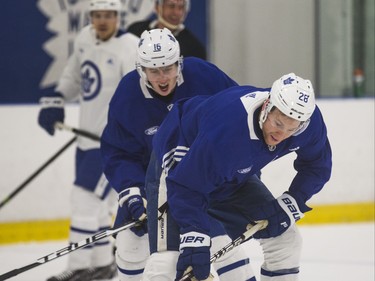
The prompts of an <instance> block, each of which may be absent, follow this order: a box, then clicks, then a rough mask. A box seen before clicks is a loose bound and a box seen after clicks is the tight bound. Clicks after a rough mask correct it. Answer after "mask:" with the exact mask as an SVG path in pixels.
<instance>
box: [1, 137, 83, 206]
mask: <svg viewBox="0 0 375 281" xmlns="http://www.w3.org/2000/svg"><path fill="white" fill-rule="evenodd" d="M76 139H77V137H73V138H72V139H71V140H70V141H68V142H67V143H66V144H65V145H64V146H63V147H62V148H60V149H59V150H58V151H57V152H56V153H55V154H54V155H52V157H50V158H49V159H48V160H47V161H46V162H45V163H44V164H43V165H42V166H40V168H38V170H36V171H35V172H34V173H33V174H32V175H30V176H29V177H28V178H27V179H26V180H25V181H24V182H23V183H22V184H21V185H20V186H18V187H17V188H16V189H15V190H14V191H13V192H12V193H10V194H9V195H8V196H7V197H6V198H5V199H3V201H1V202H0V209H1V208H2V207H3V206H4V205H5V204H7V203H8V202H9V201H10V200H11V199H12V198H13V197H14V196H16V195H17V194H18V193H19V192H20V191H21V190H22V189H24V188H25V186H26V185H28V184H29V182H31V181H32V180H33V179H34V178H35V177H36V176H37V175H39V174H40V173H41V172H42V171H43V170H44V169H45V168H46V167H47V166H48V165H49V164H51V163H52V162H53V161H54V160H55V159H56V158H57V157H59V156H60V155H61V154H62V153H63V152H64V151H65V150H66V149H67V148H68V147H69V146H71V145H72V144H73V143H74V142H75V140H76Z"/></svg>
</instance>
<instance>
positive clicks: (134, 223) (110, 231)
mask: <svg viewBox="0 0 375 281" xmlns="http://www.w3.org/2000/svg"><path fill="white" fill-rule="evenodd" d="M144 222H145V221H142V222H141V221H132V222H129V223H127V224H124V225H123V226H120V227H118V228H115V229H113V228H110V229H107V230H103V231H100V232H98V233H96V234H95V235H93V236H91V237H87V238H86V239H85V240H82V241H80V242H77V243H72V244H70V245H69V246H67V247H64V248H62V249H60V250H57V251H56V252H53V253H51V254H49V255H46V256H44V257H41V258H39V259H37V260H36V261H35V262H33V263H30V264H28V265H25V266H23V267H20V268H16V269H13V270H11V271H8V272H6V273H4V274H2V275H0V281H3V280H6V279H9V278H11V277H14V276H16V275H18V274H20V273H22V272H25V271H28V270H30V269H32V268H34V267H37V266H39V265H42V264H45V263H47V262H49V261H52V260H54V259H57V258H60V257H62V256H64V255H66V254H70V253H71V252H73V251H76V250H78V249H81V248H84V247H86V246H88V245H90V244H92V243H94V242H96V241H99V240H101V239H103V238H106V237H109V236H112V235H114V234H116V233H118V232H120V231H123V230H125V229H128V228H131V227H133V226H138V225H140V224H142V223H144Z"/></svg>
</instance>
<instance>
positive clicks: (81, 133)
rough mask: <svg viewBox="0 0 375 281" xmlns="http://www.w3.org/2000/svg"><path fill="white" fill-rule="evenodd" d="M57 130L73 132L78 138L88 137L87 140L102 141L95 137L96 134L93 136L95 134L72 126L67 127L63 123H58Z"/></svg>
mask: <svg viewBox="0 0 375 281" xmlns="http://www.w3.org/2000/svg"><path fill="white" fill-rule="evenodd" d="M55 128H56V129H60V130H67V131H71V132H73V133H75V134H76V135H77V136H82V137H86V138H89V139H92V140H94V141H100V137H99V136H97V135H95V134H93V133H90V132H88V131H85V130H81V129H77V128H73V127H70V126H68V125H65V124H63V123H61V122H56V123H55Z"/></svg>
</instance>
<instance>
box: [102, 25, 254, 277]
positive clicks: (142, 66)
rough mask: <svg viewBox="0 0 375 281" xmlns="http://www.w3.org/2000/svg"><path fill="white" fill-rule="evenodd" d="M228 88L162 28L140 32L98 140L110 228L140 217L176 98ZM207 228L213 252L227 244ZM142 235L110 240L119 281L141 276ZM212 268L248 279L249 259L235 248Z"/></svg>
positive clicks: (140, 231) (165, 263) (159, 246)
mask: <svg viewBox="0 0 375 281" xmlns="http://www.w3.org/2000/svg"><path fill="white" fill-rule="evenodd" d="M232 86H237V83H236V82H235V81H233V80H232V79H231V78H230V77H228V76H227V75H226V74H225V73H224V72H223V71H221V70H220V69H218V68H217V67H216V66H215V65H213V64H211V63H209V62H206V61H204V60H202V59H199V58H193V57H188V58H184V59H183V58H182V57H181V56H180V45H179V43H178V41H177V40H176V38H175V37H174V36H173V35H172V33H171V32H170V31H169V30H168V29H166V28H164V29H153V30H150V31H145V32H143V33H142V35H141V38H140V43H139V48H138V59H137V69H136V70H134V71H132V72H130V73H129V74H127V75H126V76H125V77H124V78H123V79H122V80H121V82H120V84H119V86H118V88H117V90H116V93H115V94H114V96H113V98H112V100H111V103H110V107H109V113H108V123H107V125H106V127H105V129H104V132H103V135H102V139H101V151H102V155H103V166H104V173H105V175H106V176H107V178H108V180H109V182H110V184H111V186H113V187H114V188H115V189H116V191H117V192H118V194H119V204H120V206H121V207H120V208H119V210H118V212H117V216H116V221H115V226H117V225H121V224H123V223H124V222H126V221H129V220H131V219H144V217H145V212H146V210H145V209H146V201H147V199H146V197H145V191H144V186H145V175H146V169H147V166H148V163H149V161H150V155H151V151H152V145H151V142H152V138H153V137H154V135H155V133H156V132H157V130H158V128H159V125H160V124H161V122H162V121H163V119H164V117H165V116H166V115H167V114H168V112H169V110H170V108H171V107H172V105H173V104H174V103H175V102H176V101H178V100H180V99H182V98H187V97H193V96H196V95H198V94H199V93H206V94H209V95H210V94H214V93H217V92H218V91H220V90H223V89H227V88H229V87H232ZM166 223H167V222H166ZM210 225H211V227H212V228H211V229H212V231H211V233H210V235H211V236H212V237H213V238H212V241H213V245H214V247H217V248H219V247H221V246H224V245H225V244H227V243H228V242H229V241H230V238H229V236H228V235H226V233H225V231H224V229H223V227H222V226H221V225H220V224H219V223H218V222H217V221H216V220H213V219H210ZM145 232H147V228H144V227H140V228H135V229H131V230H125V231H122V232H120V233H119V234H118V235H117V237H116V245H117V253H116V261H117V266H118V268H119V279H120V280H121V281H130V280H140V279H141V277H142V273H143V269H144V266H145V263H146V259H147V258H148V257H149V244H148V237H147V236H148V234H145ZM165 234H166V235H167V233H165ZM166 237H167V236H166ZM167 240H168V239H165V240H164V241H163V242H161V243H152V247H151V249H150V250H151V252H155V251H158V250H166V249H169V247H170V245H169V243H168V241H167ZM160 265H161V266H160V267H158V270H160V271H163V272H165V271H170V267H171V266H172V267H173V263H172V262H171V261H169V260H161V264H160ZM215 267H216V269H217V271H218V272H219V273H220V274H221V275H220V280H222V281H233V280H239V279H238V278H240V279H242V280H249V281H250V280H251V281H252V280H254V279H253V278H254V273H253V272H252V269H251V267H250V264H249V258H248V256H247V255H246V253H245V251H244V250H243V248H241V247H238V248H237V249H236V250H235V251H233V252H232V253H231V254H228V255H227V256H226V257H225V259H223V260H221V262H219V263H217V264H216V265H215ZM172 270H173V268H172ZM157 280H160V281H161V280H163V281H167V280H170V279H167V277H166V278H165V279H163V278H161V279H157Z"/></svg>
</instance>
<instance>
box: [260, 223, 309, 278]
mask: <svg viewBox="0 0 375 281" xmlns="http://www.w3.org/2000/svg"><path fill="white" fill-rule="evenodd" d="M259 242H260V245H261V246H262V248H263V253H264V263H263V265H262V269H261V278H260V279H261V281H297V280H298V272H299V263H300V256H301V250H302V237H301V234H300V232H299V230H298V228H297V227H296V225H293V226H292V227H290V228H289V229H288V230H287V231H286V232H284V233H283V234H282V235H280V236H278V237H275V238H269V239H260V240H259Z"/></svg>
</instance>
